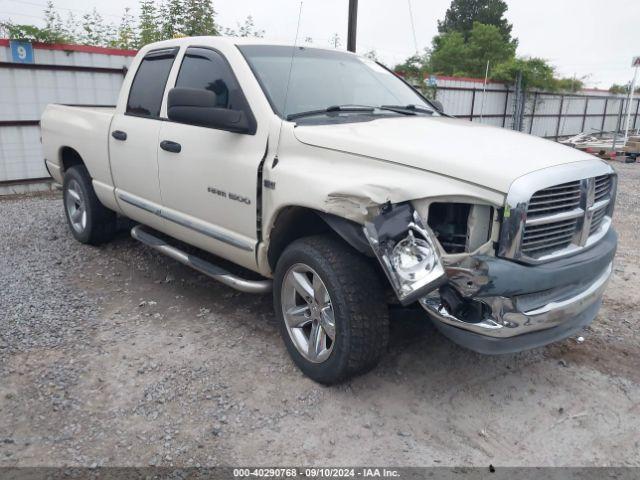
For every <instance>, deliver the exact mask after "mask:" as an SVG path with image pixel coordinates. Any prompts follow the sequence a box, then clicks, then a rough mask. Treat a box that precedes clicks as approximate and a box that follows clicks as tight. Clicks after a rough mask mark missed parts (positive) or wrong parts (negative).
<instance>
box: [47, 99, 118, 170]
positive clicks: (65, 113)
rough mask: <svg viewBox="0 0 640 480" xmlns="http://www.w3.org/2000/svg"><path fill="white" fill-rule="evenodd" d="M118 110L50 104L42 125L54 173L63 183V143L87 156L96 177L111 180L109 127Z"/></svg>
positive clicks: (66, 146)
mask: <svg viewBox="0 0 640 480" xmlns="http://www.w3.org/2000/svg"><path fill="white" fill-rule="evenodd" d="M114 112H115V107H110V106H74V105H59V104H51V105H47V107H46V108H45V110H44V113H43V114H42V120H41V121H40V128H41V131H42V147H43V151H44V155H45V159H46V161H47V166H48V169H49V171H50V173H51V176H52V177H53V178H54V179H55V180H56V181H57V182H60V183H62V174H61V167H62V158H63V153H64V152H63V147H65V148H67V149H69V148H70V149H73V150H75V151H76V152H77V153H78V154H79V155H80V157H82V158H83V159H84V161H85V162H86V164H87V168H88V169H89V170H90V171H91V172H92V174H93V178H94V180H98V181H102V182H106V183H110V180H111V175H110V172H109V158H108V151H109V128H110V126H111V120H112V118H113V114H114Z"/></svg>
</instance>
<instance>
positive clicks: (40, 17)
mask: <svg viewBox="0 0 640 480" xmlns="http://www.w3.org/2000/svg"><path fill="white" fill-rule="evenodd" d="M0 15H19V16H22V17H30V18H37V19H38V20H42V16H36V15H28V14H26V13H18V12H0Z"/></svg>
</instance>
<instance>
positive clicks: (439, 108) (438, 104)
mask: <svg viewBox="0 0 640 480" xmlns="http://www.w3.org/2000/svg"><path fill="white" fill-rule="evenodd" d="M429 102H431V105H433V106H434V107H435V109H436V110H437V111H438V112H439V113H443V112H444V107H443V106H442V102H441V101H440V100H429Z"/></svg>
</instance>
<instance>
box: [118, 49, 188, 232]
mask: <svg viewBox="0 0 640 480" xmlns="http://www.w3.org/2000/svg"><path fill="white" fill-rule="evenodd" d="M177 52H178V48H170V49H161V50H152V51H150V52H149V53H148V54H147V55H145V57H144V58H143V59H142V62H141V63H140V65H139V67H138V69H137V71H136V74H135V77H134V79H133V82H132V84H131V88H130V90H129V98H128V100H127V104H126V110H125V112H124V113H119V114H116V115H115V116H114V118H113V121H112V122H111V131H110V133H109V156H110V160H111V172H112V175H113V180H114V184H115V186H116V197H117V199H118V202H119V204H120V207H121V208H122V210H123V211H124V213H125V214H126V215H128V216H129V217H131V218H133V219H135V220H138V221H140V222H143V223H146V224H148V225H151V226H154V227H156V228H158V227H159V226H160V225H161V223H162V221H161V220H160V217H159V216H158V212H159V210H160V206H161V204H162V199H161V197H160V182H159V180H158V158H157V156H158V135H159V133H160V127H161V125H162V123H163V122H162V121H161V120H160V108H161V105H162V99H163V96H164V91H165V88H166V83H167V79H168V78H169V73H170V71H171V67H172V66H173V62H174V60H175V57H176V54H177Z"/></svg>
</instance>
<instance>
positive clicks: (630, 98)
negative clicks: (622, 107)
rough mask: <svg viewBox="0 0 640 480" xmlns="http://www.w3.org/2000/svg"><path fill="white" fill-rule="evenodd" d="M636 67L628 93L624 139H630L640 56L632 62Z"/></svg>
mask: <svg viewBox="0 0 640 480" xmlns="http://www.w3.org/2000/svg"><path fill="white" fill-rule="evenodd" d="M631 65H632V66H633V67H634V71H633V80H631V85H629V95H627V120H626V121H625V122H624V141H625V142H627V141H628V140H629V121H630V120H631V105H632V104H633V94H634V93H635V89H636V80H637V79H638V68H640V57H634V59H633V62H632V64H631Z"/></svg>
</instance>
